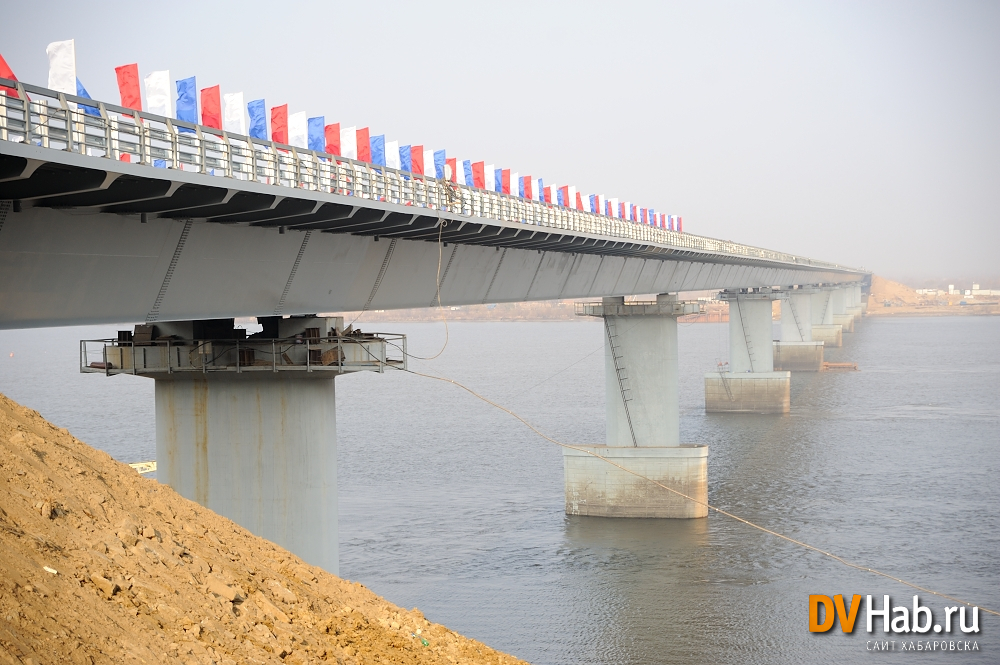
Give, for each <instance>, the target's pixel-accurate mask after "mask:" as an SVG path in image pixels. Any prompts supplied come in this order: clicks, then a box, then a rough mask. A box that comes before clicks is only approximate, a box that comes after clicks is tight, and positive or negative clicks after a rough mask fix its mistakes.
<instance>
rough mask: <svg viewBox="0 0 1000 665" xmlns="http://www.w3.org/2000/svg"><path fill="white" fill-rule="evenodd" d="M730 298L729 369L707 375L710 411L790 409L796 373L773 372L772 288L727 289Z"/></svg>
mask: <svg viewBox="0 0 1000 665" xmlns="http://www.w3.org/2000/svg"><path fill="white" fill-rule="evenodd" d="M720 297H721V298H722V299H723V300H728V301H729V371H728V372H709V373H708V374H706V375H705V411H706V412H707V413H733V412H736V413H788V411H789V409H790V401H791V398H790V391H791V376H792V375H791V373H790V372H787V371H778V372H776V371H774V347H773V343H772V332H771V327H772V324H771V301H772V300H774V299H775V298H776V297H780V296H778V294H775V293H772V291H771V289H770V288H760V289H754V290H751V291H723V292H722V294H721V295H720Z"/></svg>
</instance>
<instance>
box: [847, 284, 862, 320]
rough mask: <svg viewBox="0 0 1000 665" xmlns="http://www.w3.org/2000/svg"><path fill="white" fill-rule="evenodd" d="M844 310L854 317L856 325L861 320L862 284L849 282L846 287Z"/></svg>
mask: <svg viewBox="0 0 1000 665" xmlns="http://www.w3.org/2000/svg"><path fill="white" fill-rule="evenodd" d="M844 305H845V308H844V311H845V313H847V314H850V315H851V316H853V317H854V325H857V324H858V323H859V322H860V321H861V315H862V312H863V310H862V309H861V285H860V284H857V285H855V284H848V285H847V286H846V287H844Z"/></svg>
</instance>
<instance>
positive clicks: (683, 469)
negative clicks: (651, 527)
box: [563, 445, 708, 518]
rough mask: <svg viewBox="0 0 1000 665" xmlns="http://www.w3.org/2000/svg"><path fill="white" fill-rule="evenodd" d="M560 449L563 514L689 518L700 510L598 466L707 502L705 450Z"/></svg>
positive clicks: (703, 508) (702, 511) (701, 514)
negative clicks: (563, 493) (639, 475)
mask: <svg viewBox="0 0 1000 665" xmlns="http://www.w3.org/2000/svg"><path fill="white" fill-rule="evenodd" d="M578 448H581V449H584V450H587V451H590V452H592V453H594V454H596V455H598V457H595V456H594V455H590V454H588V453H586V452H583V451H582V450H572V449H568V448H563V466H564V470H565V479H566V514H568V515H590V516H599V517H657V518H694V517H705V516H707V515H708V508H707V507H706V506H705V505H701V504H698V503H695V502H693V501H689V500H687V499H684V498H682V497H680V496H678V495H676V494H673V493H671V492H669V491H667V490H665V489H663V488H662V487H659V486H657V485H654V484H653V483H651V482H649V481H647V480H644V479H643V478H639V477H637V476H635V475H632V474H630V473H627V472H626V471H623V470H622V469H619V468H618V467H616V466H613V465H612V464H609V463H608V462H606V461H604V459H601V458H606V459H608V460H610V461H612V462H614V463H616V464H619V465H621V466H623V467H625V468H627V469H630V470H632V471H635V472H636V473H639V474H642V475H643V476H646V477H648V478H651V479H653V480H656V481H657V482H660V483H662V484H664V485H666V486H667V487H670V488H672V489H675V490H677V491H678V492H681V493H683V494H686V495H687V496H690V497H692V498H695V499H697V500H699V501H702V502H707V501H708V446H701V445H684V446H671V447H652V446H643V447H639V448H637V447H632V446H628V447H609V446H578Z"/></svg>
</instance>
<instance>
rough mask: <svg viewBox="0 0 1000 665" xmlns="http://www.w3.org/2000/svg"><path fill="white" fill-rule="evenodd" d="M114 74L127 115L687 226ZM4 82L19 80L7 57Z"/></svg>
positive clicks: (67, 47) (419, 150) (164, 74)
mask: <svg viewBox="0 0 1000 665" xmlns="http://www.w3.org/2000/svg"><path fill="white" fill-rule="evenodd" d="M46 53H47V54H48V57H49V80H48V87H49V88H50V89H51V90H55V91H57V92H62V93H67V94H71V95H77V96H78V97H83V98H85V99H91V97H90V95H89V94H88V92H87V89H86V88H85V87H84V86H83V84H82V83H81V82H80V79H79V78H78V77H77V75H76V50H75V44H74V41H73V40H72V39H70V40H67V41H61V42H53V43H51V44H49V46H48V48H46ZM115 75H116V78H117V82H118V90H119V93H120V95H121V105H122V106H123V107H125V108H128V109H133V110H136V111H143V110H145V111H147V112H149V113H152V114H156V115H160V116H164V117H167V118H176V119H177V120H181V121H184V122H188V123H192V124H200V125H202V126H204V127H210V128H212V129H216V130H222V131H225V132H228V133H232V134H236V135H240V136H250V137H251V138H255V139H260V140H271V141H274V142H275V143H278V144H284V145H288V146H292V147H296V148H303V149H306V150H313V151H316V152H317V153H325V154H327V155H331V156H335V157H343V158H347V159H353V160H357V161H360V162H365V163H368V164H372V165H375V166H383V167H387V168H393V169H399V170H401V171H405V172H408V173H412V174H416V175H421V176H427V177H431V178H438V179H448V180H450V181H451V182H454V183H456V184H460V185H466V186H468V187H475V188H478V189H484V190H488V191H492V192H498V193H502V194H509V195H511V196H519V197H522V198H525V199H530V200H532V201H540V202H544V203H549V204H553V205H557V206H563V207H567V208H572V209H575V210H581V211H584V212H590V213H594V214H598V215H605V216H607V217H613V218H617V219H622V220H627V221H631V222H635V223H638V224H646V225H649V226H655V227H658V228H662V229H669V230H672V231H683V221H682V219H681V217H680V216H678V215H667V214H664V213H658V212H656V211H655V210H654V209H653V208H645V207H641V206H638V205H635V204H633V203H631V202H629V201H619V200H618V199H616V198H607V197H605V196H604V195H603V194H589V195H585V194H583V193H582V192H580V191H578V190H577V189H576V187H573V186H571V185H561V186H560V185H556V184H549V185H546V184H545V181H544V179H542V178H540V177H535V176H531V175H520V174H519V173H518V172H516V171H512V170H511V169H505V168H499V167H496V166H495V165H493V164H486V163H485V161H475V162H474V161H472V160H469V159H465V160H460V159H457V158H455V157H449V156H448V154H447V152H446V151H445V150H432V149H429V148H426V147H424V146H422V145H400V144H399V142H398V141H387V140H386V137H385V135H384V134H378V135H372V134H371V132H370V130H369V128H368V127H361V128H358V127H356V126H355V127H341V125H340V123H329V124H328V123H327V122H326V118H325V117H324V116H316V117H308V116H307V114H306V113H305V112H303V111H300V112H295V113H289V112H288V104H281V105H279V106H272V107H270V109H268V108H267V105H266V104H265V101H264V100H263V99H253V100H250V101H246V100H245V99H244V96H243V93H242V92H232V93H225V94H222V91H221V88H220V86H218V85H214V86H210V87H207V88H201V89H200V90H199V89H198V86H197V85H196V81H195V77H194V76H191V77H188V78H184V79H179V80H176V81H173V85H171V78H170V72H169V71H165V70H164V71H155V72H150V73H149V74H147V75H146V76H145V77H144V78H141V79H140V76H139V67H138V65H137V64H134V63H133V64H129V65H122V66H121V67H116V68H115ZM0 77H3V78H7V79H12V80H17V79H16V77H15V76H14V72H13V71H11V69H10V67H8V66H7V63H6V61H4V59H3V56H2V55H0ZM143 92H145V97H146V104H145V107H144V106H143V103H142V96H143ZM0 93H4V94H8V95H14V96H16V95H17V91H16V90H14V89H12V88H5V87H2V86H0ZM81 107H82V109H83V111H84V112H85V113H89V114H92V115H98V116H99V115H100V111H99V110H98V109H97V108H96V107H91V106H83V105H81ZM199 107H200V111H199ZM244 109H245V112H244ZM248 120H249V122H248ZM269 125H270V130H269V129H268V126H269ZM178 130H179V131H189V132H192V131H194V130H192V129H188V128H185V127H178Z"/></svg>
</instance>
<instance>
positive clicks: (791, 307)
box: [786, 298, 806, 342]
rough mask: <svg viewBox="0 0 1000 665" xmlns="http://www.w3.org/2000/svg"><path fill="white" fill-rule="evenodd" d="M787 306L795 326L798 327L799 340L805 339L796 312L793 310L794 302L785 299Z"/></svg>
mask: <svg viewBox="0 0 1000 665" xmlns="http://www.w3.org/2000/svg"><path fill="white" fill-rule="evenodd" d="M786 302H787V303H788V308H789V309H790V310H791V311H792V320H793V321H795V327H796V328H798V329H799V341H800V342H804V341H806V333H805V331H803V330H802V324H801V323H800V322H799V315H798V312H796V311H795V302H794V301H793V300H792V299H791V298H789V299H788V300H787V301H786Z"/></svg>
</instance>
